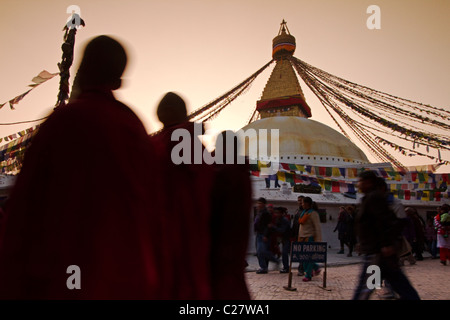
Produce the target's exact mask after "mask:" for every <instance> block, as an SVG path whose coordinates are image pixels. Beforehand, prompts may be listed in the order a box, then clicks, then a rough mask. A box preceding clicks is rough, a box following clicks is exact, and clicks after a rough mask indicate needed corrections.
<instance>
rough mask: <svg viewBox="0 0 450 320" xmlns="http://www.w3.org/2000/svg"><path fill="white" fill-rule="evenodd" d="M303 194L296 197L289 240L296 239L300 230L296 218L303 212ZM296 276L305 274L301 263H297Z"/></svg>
mask: <svg viewBox="0 0 450 320" xmlns="http://www.w3.org/2000/svg"><path fill="white" fill-rule="evenodd" d="M304 198H305V197H304V196H298V197H297V204H298V207H297V210H296V211H295V215H294V218H293V219H292V226H291V242H292V241H297V240H298V232H299V230H300V224H299V223H298V220H299V219H300V215H301V214H302V212H303V199H304ZM297 270H298V273H297V275H298V276H303V275H304V274H305V271H304V270H303V263H301V262H300V263H299V264H298V269H297Z"/></svg>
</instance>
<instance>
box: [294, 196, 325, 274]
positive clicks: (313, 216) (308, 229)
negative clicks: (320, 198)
mask: <svg viewBox="0 0 450 320" xmlns="http://www.w3.org/2000/svg"><path fill="white" fill-rule="evenodd" d="M312 206H313V201H312V199H311V198H310V197H305V198H303V211H302V213H301V214H300V218H299V220H298V222H299V224H300V230H299V232H298V241H299V242H321V241H322V230H321V227H320V217H319V213H318V212H317V211H316V210H314V209H313V207H312ZM303 268H304V270H305V277H304V278H303V281H304V282H308V281H311V278H312V276H313V275H314V276H316V275H318V274H319V273H320V268H319V266H318V265H317V263H315V262H305V263H304V264H303Z"/></svg>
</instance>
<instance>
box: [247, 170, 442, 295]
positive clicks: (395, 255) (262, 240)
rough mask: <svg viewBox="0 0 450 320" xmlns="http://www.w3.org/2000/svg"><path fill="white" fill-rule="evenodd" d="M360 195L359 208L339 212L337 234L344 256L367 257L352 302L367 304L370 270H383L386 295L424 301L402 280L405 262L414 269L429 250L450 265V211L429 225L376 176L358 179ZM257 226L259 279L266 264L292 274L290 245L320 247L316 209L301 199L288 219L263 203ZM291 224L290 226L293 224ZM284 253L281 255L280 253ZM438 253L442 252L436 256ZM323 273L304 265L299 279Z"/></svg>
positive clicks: (308, 200) (260, 202) (365, 174)
mask: <svg viewBox="0 0 450 320" xmlns="http://www.w3.org/2000/svg"><path fill="white" fill-rule="evenodd" d="M358 187H359V190H360V191H361V192H362V193H363V194H364V197H363V198H362V201H361V203H359V204H358V206H346V207H344V206H341V207H340V208H339V215H338V219H337V224H336V227H335V228H334V232H336V231H337V232H338V239H339V242H340V250H339V251H338V252H337V253H338V254H344V251H345V247H348V254H347V256H349V257H351V256H352V254H353V252H354V250H356V251H357V252H358V255H363V258H364V260H363V261H364V263H363V268H362V272H361V275H360V277H359V281H358V286H357V288H356V290H355V293H354V299H368V297H369V296H370V294H371V293H372V291H373V290H372V289H369V288H368V287H367V285H366V283H367V277H368V273H367V268H368V267H369V266H370V265H377V266H379V267H380V269H381V272H382V276H383V280H384V283H385V286H386V288H388V291H389V292H388V294H390V295H392V296H394V294H397V295H398V296H399V297H400V298H401V299H420V298H419V295H418V294H417V291H416V290H415V289H414V288H413V287H412V285H411V284H410V283H409V281H408V279H407V277H406V276H405V275H404V274H403V272H402V270H401V266H402V265H403V264H404V261H405V260H408V261H409V262H410V263H411V264H414V263H416V261H421V260H423V259H424V258H423V253H424V251H425V250H427V251H429V252H430V254H431V256H432V258H433V259H437V258H438V255H439V258H440V262H441V263H442V264H443V265H446V264H447V260H450V255H449V253H450V242H449V240H448V239H449V238H448V235H449V233H450V213H449V209H450V207H449V205H448V204H444V205H442V206H440V207H438V209H437V214H436V215H435V216H429V217H428V218H427V221H426V222H425V221H424V219H423V218H422V217H421V216H420V215H419V214H418V212H417V210H416V209H415V208H413V207H406V208H404V207H403V205H402V203H401V202H400V201H399V200H398V199H396V198H394V197H393V195H392V194H391V193H389V192H388V191H387V190H388V189H387V185H386V182H385V180H384V179H383V178H381V177H378V176H377V175H376V174H375V173H374V172H373V171H364V172H362V173H361V174H360V177H359V183H358ZM257 208H258V212H257V215H256V217H255V220H254V229H255V232H256V251H257V258H258V264H259V269H258V270H257V271H256V273H258V274H265V273H267V272H268V264H269V263H270V262H273V263H275V264H277V265H278V264H279V263H280V256H281V261H282V263H283V268H282V269H281V270H280V273H287V272H289V270H288V267H289V252H290V246H291V244H292V242H312V241H314V242H320V241H321V240H322V232H321V227H320V220H319V214H318V211H319V210H318V208H317V205H316V204H315V203H314V202H313V201H312V199H311V198H310V197H304V196H299V197H298V209H297V210H296V212H295V215H294V216H293V218H292V219H290V218H289V217H290V216H289V215H288V214H287V209H286V208H283V207H275V208H274V207H273V206H272V205H270V204H267V201H266V199H264V198H260V199H259V200H258V204H257ZM290 220H291V221H290ZM280 246H281V248H282V250H281V252H280V250H279V247H280ZM438 249H439V252H438ZM319 273H320V268H319V267H318V266H317V264H314V263H300V264H299V266H298V275H305V277H304V278H303V281H305V282H307V281H311V278H312V277H313V276H314V275H317V274H319Z"/></svg>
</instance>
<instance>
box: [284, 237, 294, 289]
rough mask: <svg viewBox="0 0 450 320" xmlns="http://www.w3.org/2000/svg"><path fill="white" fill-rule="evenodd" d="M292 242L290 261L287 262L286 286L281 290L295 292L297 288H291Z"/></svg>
mask: <svg viewBox="0 0 450 320" xmlns="http://www.w3.org/2000/svg"><path fill="white" fill-rule="evenodd" d="M293 243H294V242H291V260H290V262H289V279H288V285H287V286H284V287H283V288H284V289H286V290H288V291H295V290H297V288H294V287H292V244H293Z"/></svg>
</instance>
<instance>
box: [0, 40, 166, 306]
mask: <svg viewBox="0 0 450 320" xmlns="http://www.w3.org/2000/svg"><path fill="white" fill-rule="evenodd" d="M126 63H127V56H126V53H125V50H124V48H123V47H122V45H121V44H120V43H119V42H117V41H116V40H114V39H112V38H110V37H107V36H99V37H96V38H94V39H93V40H91V41H90V42H89V43H88V45H87V46H86V49H85V51H84V55H83V58H82V61H81V64H80V67H79V70H78V73H77V75H76V78H75V81H74V92H75V93H76V94H74V95H72V98H71V102H70V103H69V104H68V105H66V106H63V107H59V108H57V109H56V110H55V111H54V112H53V113H52V115H51V116H50V117H49V118H48V120H47V121H46V122H45V123H44V124H43V125H42V126H41V127H40V129H39V131H38V133H37V135H36V136H35V137H34V138H33V143H32V145H31V146H30V147H29V149H28V150H27V152H26V155H25V160H24V164H23V167H22V169H21V172H20V174H19V176H18V178H17V182H16V184H15V186H14V189H13V191H12V194H11V197H10V199H9V201H8V203H7V206H6V208H5V210H6V212H7V215H8V222H7V226H6V234H5V237H4V245H3V248H2V251H1V255H0V298H1V299H155V298H158V297H159V296H158V294H159V291H160V286H159V283H160V282H159V274H160V271H161V270H159V268H158V267H157V265H156V261H157V258H158V257H159V253H158V251H157V250H158V247H157V244H158V243H159V239H160V234H159V230H160V228H159V225H160V223H159V216H160V215H161V212H160V205H159V203H158V199H159V195H158V190H157V186H158V184H159V172H158V170H157V169H156V168H158V166H159V164H158V162H157V160H156V158H155V152H154V149H153V146H152V145H151V144H150V142H149V141H148V137H147V133H146V131H145V128H144V126H143V124H142V123H141V121H140V120H139V118H138V117H137V116H136V115H135V114H134V112H133V111H132V110H131V109H130V108H128V107H127V106H126V105H124V104H123V103H121V102H119V101H117V100H116V99H115V98H114V96H113V94H112V90H116V89H118V88H119V87H120V86H121V76H122V73H123V71H124V69H125V66H126ZM70 266H76V267H78V268H79V269H78V270H79V272H77V271H76V268H75V269H72V268H73V267H71V268H69V267H70ZM71 270H74V271H71ZM78 287H79V289H78Z"/></svg>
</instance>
